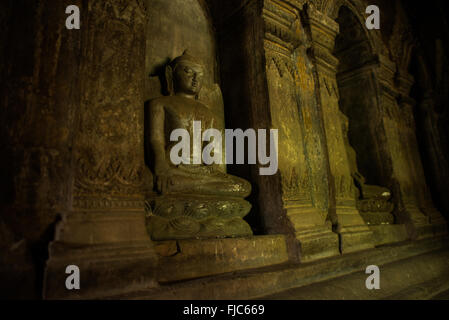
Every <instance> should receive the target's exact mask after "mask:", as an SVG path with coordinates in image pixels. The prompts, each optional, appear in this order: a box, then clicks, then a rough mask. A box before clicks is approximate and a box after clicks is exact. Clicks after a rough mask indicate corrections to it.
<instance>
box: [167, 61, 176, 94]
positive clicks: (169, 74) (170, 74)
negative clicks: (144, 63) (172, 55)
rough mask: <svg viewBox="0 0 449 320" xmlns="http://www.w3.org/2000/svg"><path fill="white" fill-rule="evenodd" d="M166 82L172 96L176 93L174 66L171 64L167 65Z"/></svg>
mask: <svg viewBox="0 0 449 320" xmlns="http://www.w3.org/2000/svg"><path fill="white" fill-rule="evenodd" d="M165 82H166V85H167V92H168V94H169V95H170V96H172V95H173V94H174V88H173V68H172V67H171V66H167V67H166V68H165Z"/></svg>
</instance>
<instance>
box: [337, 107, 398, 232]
mask: <svg viewBox="0 0 449 320" xmlns="http://www.w3.org/2000/svg"><path fill="white" fill-rule="evenodd" d="M340 116H341V123H342V128H343V139H344V142H345V148H346V153H347V156H348V161H349V166H350V169H351V176H352V178H353V179H354V184H355V186H356V187H357V190H358V199H357V208H358V210H359V212H360V214H361V215H362V217H363V219H364V220H365V221H366V223H367V224H393V223H394V216H393V215H392V214H391V212H392V211H393V208H394V205H393V203H392V202H391V201H390V199H391V192H390V190H388V189H387V188H385V187H382V186H376V185H369V184H366V179H365V177H364V176H363V175H362V174H361V173H360V172H359V171H358V168H357V154H356V152H355V150H354V148H352V146H351V144H350V143H349V138H348V129H349V126H348V118H347V117H346V116H345V115H344V114H343V113H340Z"/></svg>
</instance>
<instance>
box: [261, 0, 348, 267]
mask: <svg viewBox="0 0 449 320" xmlns="http://www.w3.org/2000/svg"><path fill="white" fill-rule="evenodd" d="M262 17H263V19H264V23H265V36H264V39H263V44H264V51H265V62H266V69H265V70H266V74H267V78H266V81H267V86H268V94H269V97H268V99H269V114H270V118H271V127H272V128H273V129H278V130H279V148H278V155H279V172H280V180H281V196H282V206H283V208H284V209H285V212H286V215H287V216H288V219H289V221H290V223H291V224H292V226H293V229H294V232H295V236H296V239H297V240H298V244H299V246H300V254H301V261H310V260H315V259H319V258H325V257H329V256H333V255H337V254H339V250H338V236H337V234H335V233H333V232H332V222H331V221H330V220H329V219H327V218H328V211H327V205H328V198H327V196H328V194H327V191H328V177H327V170H326V164H327V162H326V159H325V148H324V146H325V142H324V137H323V131H322V127H321V126H320V118H319V114H318V113H317V112H315V111H316V110H311V108H313V107H314V106H315V107H316V105H314V104H313V99H310V96H311V95H313V94H314V90H315V88H314V83H313V77H312V75H311V74H310V70H308V68H307V63H308V61H306V60H307V59H308V58H307V54H306V49H305V45H304V43H302V44H301V45H300V42H303V41H305V33H304V31H303V29H302V28H303V27H302V25H301V21H300V17H299V12H298V10H297V9H296V8H294V7H293V6H290V5H287V4H285V3H284V4H282V5H280V4H279V3H278V2H276V1H271V0H266V1H264V9H263V14H262ZM298 45H300V46H299V47H298ZM310 103H312V104H310ZM317 167H318V168H317ZM323 193H324V195H323Z"/></svg>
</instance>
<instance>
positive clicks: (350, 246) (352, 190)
mask: <svg viewBox="0 0 449 320" xmlns="http://www.w3.org/2000/svg"><path fill="white" fill-rule="evenodd" d="M307 18H308V20H307V22H308V24H309V26H310V32H311V40H312V50H313V57H314V59H315V61H314V62H315V65H316V72H317V78H318V85H319V87H318V88H319V92H318V99H319V101H320V104H321V106H322V109H323V121H324V128H325V132H326V139H327V147H328V153H329V163H330V171H331V178H332V179H333V181H332V180H331V188H333V191H334V196H335V204H334V206H333V208H332V207H331V210H332V211H334V212H335V215H336V218H337V221H338V222H337V228H336V231H337V232H338V234H339V235H340V249H341V251H342V252H343V253H346V252H352V251H358V250H363V249H367V248H372V247H373V243H372V232H371V231H370V229H369V228H368V226H367V225H366V224H365V222H364V221H363V219H362V217H361V216H360V213H359V212H358V210H357V207H356V194H357V193H356V192H357V191H356V187H355V185H354V182H353V178H352V177H351V170H350V165H349V161H348V156H347V153H346V149H345V144H344V139H343V130H342V124H341V120H340V119H341V111H340V109H339V104H338V101H339V92H338V85H337V80H336V73H337V67H338V59H337V58H336V57H335V56H333V55H332V51H333V48H334V43H335V38H336V36H337V34H338V32H339V26H338V24H337V23H336V22H335V21H334V20H332V19H331V18H329V17H327V16H326V15H324V14H322V13H321V12H319V11H318V10H316V9H314V7H313V6H310V7H308V10H307Z"/></svg>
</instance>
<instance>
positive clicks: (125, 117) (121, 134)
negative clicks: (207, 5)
mask: <svg viewBox="0 0 449 320" xmlns="http://www.w3.org/2000/svg"><path fill="white" fill-rule="evenodd" d="M88 10H89V11H88V14H89V20H88V21H89V24H90V25H89V26H86V27H85V29H86V30H93V31H92V32H89V33H86V36H85V39H86V46H85V48H86V49H85V50H86V52H84V54H83V56H84V57H85V60H84V61H83V62H82V69H83V74H85V75H86V78H85V79H84V80H83V82H82V86H83V90H82V92H84V96H83V97H82V104H81V106H80V125H79V133H78V136H77V138H76V141H75V145H74V153H75V166H76V169H77V170H76V175H75V184H74V194H75V202H74V205H75V206H88V207H91V206H99V207H104V206H109V205H112V206H118V207H120V206H125V207H126V206H128V205H130V203H126V201H125V202H123V203H118V202H108V201H103V199H107V197H108V196H111V197H116V196H118V197H124V196H127V195H129V196H131V197H134V196H135V195H137V194H139V193H142V192H143V185H144V180H145V178H144V174H145V167H144V163H143V158H144V157H143V92H142V89H143V83H144V82H143V79H144V73H143V71H142V72H139V70H143V68H142V65H144V62H145V41H144V39H145V32H144V30H145V23H146V4H145V1H143V0H132V1H129V0H126V1H125V0H107V1H91V2H89V7H88ZM105 196H106V198H105ZM86 197H87V198H86ZM88 198H90V199H91V200H86V199H88ZM83 199H84V200H83ZM86 201H87V202H86Z"/></svg>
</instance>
